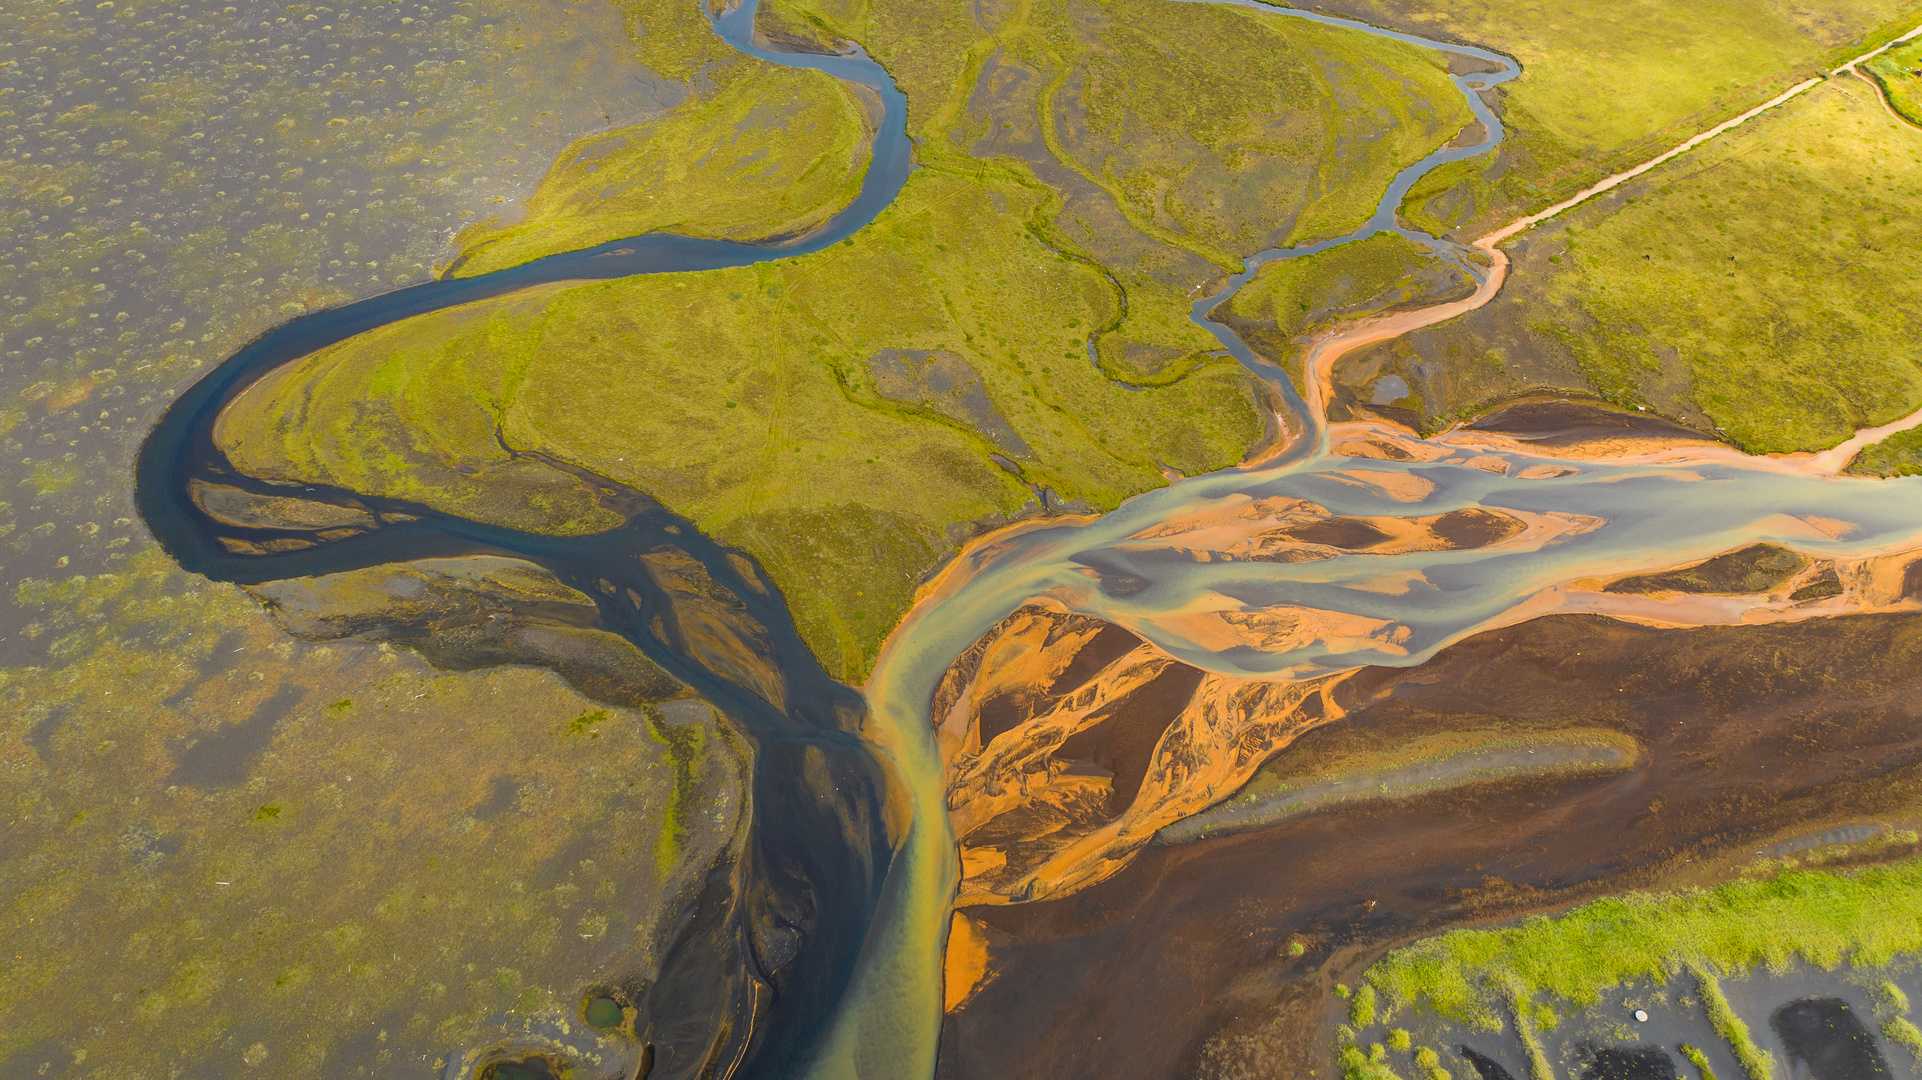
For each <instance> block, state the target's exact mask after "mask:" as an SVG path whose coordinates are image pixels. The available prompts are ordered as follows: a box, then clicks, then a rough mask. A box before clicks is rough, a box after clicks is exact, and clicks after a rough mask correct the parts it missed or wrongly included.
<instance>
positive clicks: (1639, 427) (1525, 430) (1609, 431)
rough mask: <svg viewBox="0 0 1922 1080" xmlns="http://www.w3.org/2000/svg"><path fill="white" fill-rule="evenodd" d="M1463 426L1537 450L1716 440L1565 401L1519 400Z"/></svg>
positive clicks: (1677, 426)
mask: <svg viewBox="0 0 1922 1080" xmlns="http://www.w3.org/2000/svg"><path fill="white" fill-rule="evenodd" d="M1462 426H1463V428H1464V429H1465V430H1468V431H1487V432H1491V433H1494V434H1498V435H1506V436H1508V437H1509V438H1512V439H1519V440H1521V441H1522V442H1526V443H1531V444H1533V445H1535V446H1570V445H1573V444H1576V443H1585V442H1593V441H1595V440H1597V439H1621V438H1629V439H1688V440H1690V441H1693V442H1702V441H1709V442H1713V441H1714V436H1711V435H1705V434H1703V433H1702V432H1699V431H1697V430H1695V429H1694V428H1688V427H1683V426H1682V425H1680V424H1677V423H1673V422H1671V421H1668V420H1663V419H1661V418H1660V417H1656V416H1647V415H1644V414H1642V413H1628V412H1620V411H1618V410H1616V409H1613V408H1610V407H1608V406H1605V405H1602V404H1601V403H1599V402H1588V401H1573V400H1568V399H1565V398H1556V399H1550V400H1542V399H1536V400H1531V401H1518V402H1516V403H1515V404H1513V405H1507V406H1504V407H1502V408H1499V409H1495V410H1493V411H1492V412H1489V413H1487V414H1485V415H1483V416H1481V417H1479V418H1477V419H1475V420H1473V421H1470V422H1469V423H1467V424H1464V425H1462Z"/></svg>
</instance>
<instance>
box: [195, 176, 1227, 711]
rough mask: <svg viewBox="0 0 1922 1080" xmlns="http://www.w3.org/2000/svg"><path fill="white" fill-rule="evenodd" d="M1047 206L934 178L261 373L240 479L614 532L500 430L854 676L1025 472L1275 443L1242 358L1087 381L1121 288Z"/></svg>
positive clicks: (1041, 197)
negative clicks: (907, 361)
mask: <svg viewBox="0 0 1922 1080" xmlns="http://www.w3.org/2000/svg"><path fill="white" fill-rule="evenodd" d="M1048 197H1049V196H1048V192H1047V191H1046V189H1042V188H1039V187H1038V186H1024V185H1022V184H1020V183H1017V182H1014V181H1012V180H1007V181H999V182H989V181H984V180H981V179H977V178H975V177H972V176H956V175H954V174H952V173H949V172H946V171H944V170H940V169H937V168H934V167H928V168H924V169H922V170H920V171H918V172H916V173H915V174H914V175H913V177H912V179H911V180H910V181H909V184H908V187H907V190H906V191H905V192H904V193H903V195H902V197H901V199H900V200H899V201H898V202H897V203H896V205H895V206H894V207H892V208H891V209H889V210H888V211H887V212H886V213H884V214H883V215H882V217H881V218H880V219H879V220H878V221H877V222H876V223H875V225H874V226H873V227H872V228H870V229H868V230H866V231H864V232H863V233H861V234H859V235H858V236H857V237H855V238H853V239H852V240H850V241H849V242H848V243H845V244H840V245H836V246H835V247H834V248H832V249H829V250H828V251H824V252H821V253H818V254H816V255H812V256H807V257H805V258H801V259H796V260H793V261H784V262H777V263H768V264H763V265H761V266H758V267H747V268H742V269H738V270H724V271H714V272H709V273H702V274H693V275H673V276H653V277H640V278H631V279H626V280H622V281H618V282H608V283H604V284H597V285H591V286H585V287H575V288H566V287H560V286H555V287H551V288H548V289H546V290H542V291H540V292H537V293H533V294H524V295H521V296H516V297H510V298H505V299H502V300H500V301H495V302H490V303H486V304H481V305H475V306H473V307H469V308H465V309H460V310H455V311H448V312H442V313H439V314H436V315H432V316H427V317H424V318H421V319H417V320H413V321H411V322H409V323H405V324H400V325H397V326H394V327H389V328H387V329H385V330H382V331H377V332H375V333H372V334H369V335H365V336H363V337H362V338H359V339H355V340H353V341H350V342H346V343H343V344H342V345H340V346H337V347H335V348H332V349H329V350H326V351H324V352H322V353H320V354H318V355H316V356H315V357H313V358H311V359H309V360H307V361H305V362H302V363H300V364H298V365H294V366H291V367H289V368H287V369H285V370H284V371H282V372H280V373H277V374H276V375H275V376H273V377H272V378H270V379H268V380H266V381H263V382H262V383H261V384H260V385H259V386H257V387H256V388H255V389H254V390H253V391H250V392H249V393H248V394H247V395H246V396H245V397H244V398H243V399H242V400H241V401H239V402H237V403H236V405H235V406H234V407H233V408H232V409H231V410H230V411H229V412H228V414H227V415H226V417H225V418H224V419H223V421H222V424H221V427H220V433H221V434H220V437H221V439H222V440H223V442H224V444H225V445H226V446H227V447H228V448H229V451H230V453H231V454H232V455H233V459H234V461H235V462H236V464H238V465H239V466H240V467H241V468H243V469H245V470H247V471H249V472H252V473H256V474H260V475H268V476H305V477H314V478H318V477H323V476H325V477H330V478H332V479H334V480H336V481H338V482H341V483H343V484H347V485H349V486H352V487H354V488H357V489H360V490H366V491H369V492H380V493H386V494H391V495H396V496H401V497H406V498H412V499H416V500H419V501H423V502H429V503H433V504H436V505H440V506H444V507H447V508H448V509H451V510H454V511H456V512H459V513H463V514H469V515H472V516H476V517H481V518H485V519H488V520H495V521H499V522H502V523H505V524H510V525H514V526H516V527H521V528H527V529H535V530H550V531H562V532H582V531H592V530H594V529H598V528H605V527H607V526H609V525H611V524H612V523H613V518H612V517H611V515H608V514H607V513H606V512H605V511H600V510H599V509H598V508H597V507H595V506H594V505H593V504H592V503H591V501H589V500H588V499H587V498H586V497H585V495H584V494H582V493H581V492H580V490H579V489H578V487H576V485H575V483H574V481H573V480H572V478H571V477H569V476H567V475H566V474H564V473H561V472H559V471H557V470H553V469H550V468H547V467H546V466H543V465H539V464H538V463H536V462H534V461H532V460H530V459H527V458H525V457H518V458H517V457H516V456H515V455H514V454H513V453H512V452H510V451H509V450H507V449H504V448H503V443H502V441H501V440H502V439H504V440H505V444H506V445H507V446H511V447H514V448H517V449H529V450H539V451H541V452H543V453H546V454H551V455H554V456H555V457H557V458H560V459H561V460H564V461H567V462H572V463H574V464H577V465H581V466H584V467H587V468H589V469H592V470H593V471H595V472H598V473H602V474H605V475H607V476H609V477H612V478H614V479H617V480H620V481H623V482H625V483H629V484H631V485H633V486H635V487H638V488H640V489H642V490H644V491H647V492H648V493H649V494H651V495H654V496H655V497H657V498H659V499H661V500H662V501H663V502H664V503H666V504H667V505H668V507H670V508H671V509H673V510H675V511H676V512H678V513H681V514H684V515H686V516H688V517H690V518H691V519H692V520H694V521H695V522H696V524H697V525H699V526H700V527H701V528H702V529H703V530H704V531H707V532H708V533H710V534H711V535H713V536H715V537H717V538H718V539H720V540H722V541H723V542H725V543H730V544H735V545H738V546H739V547H741V548H742V549H743V550H746V551H748V552H749V553H751V554H753V555H754V556H755V557H756V558H758V559H760V560H761V561H762V562H763V563H764V564H765V565H766V566H767V567H768V569H769V571H770V573H771V574H772V575H773V576H774V579H775V580H776V581H777V582H778V583H779V584H780V585H781V586H782V588H783V590H784V591H785V592H786V594H787V596H788V599H789V602H790V605H791V607H792V608H793V610H794V613H795V616H796V619H797V622H798V624H799V626H800V627H801V629H802V632H803V634H804V636H806V637H807V639H808V641H809V643H810V644H811V645H812V646H813V647H814V648H815V649H816V650H817V652H818V653H819V654H820V655H821V656H822V657H823V658H824V660H825V661H826V662H827V663H828V664H829V666H830V669H831V670H835V671H837V672H838V673H844V674H846V675H848V676H849V677H858V675H859V674H860V673H861V672H862V671H863V670H865V667H866V664H867V661H868V659H869V658H871V656H872V653H873V650H874V649H875V648H876V647H877V646H878V644H879V642H880V640H881V638H882V637H883V636H884V635H885V634H886V632H887V630H888V629H889V628H890V627H891V626H892V624H893V621H894V619H895V617H896V616H897V615H898V614H899V613H900V612H901V611H902V610H904V609H905V606H906V604H907V602H908V600H909V598H910V596H911V594H912V590H913V588H914V585H915V582H916V580H917V579H918V577H919V576H920V575H921V574H922V573H924V572H926V571H927V570H928V569H930V568H931V567H932V566H934V565H935V564H936V563H937V562H938V560H939V559H940V558H942V557H943V556H944V554H945V553H946V552H947V551H948V550H950V549H951V548H952V545H953V543H954V541H955V539H956V538H955V536H954V535H952V534H951V533H950V531H949V530H950V529H951V528H953V527H955V526H963V525H965V523H968V522H972V521H976V520H979V519H983V518H992V517H995V516H997V515H999V516H1007V515H1011V514H1014V513H1016V512H1017V511H1019V510H1020V509H1021V508H1022V506H1023V505H1024V504H1025V503H1028V502H1029V501H1030V500H1032V499H1033V497H1034V496H1033V495H1032V493H1031V491H1030V490H1029V488H1028V487H1025V486H1024V484H1023V480H1025V481H1026V483H1028V484H1032V485H1035V486H1037V487H1045V488H1048V489H1050V490H1051V491H1052V492H1054V494H1055V495H1056V496H1058V497H1059V498H1061V499H1064V500H1073V499H1081V500H1085V501H1086V502H1087V503H1088V504H1089V505H1091V506H1094V507H1098V508H1108V507H1112V506H1114V505H1115V504H1116V503H1117V502H1119V501H1120V500H1121V499H1123V498H1125V497H1127V496H1128V495H1130V494H1133V493H1135V492H1138V491H1141V490H1144V489H1146V488H1148V487H1152V486H1155V485H1157V484H1159V483H1161V473H1160V471H1159V469H1160V465H1161V464H1162V463H1165V464H1167V465H1169V466H1171V467H1173V468H1176V469H1180V470H1182V471H1184V472H1198V471H1204V470H1207V469H1212V468H1218V467H1220V466H1222V465H1226V464H1229V463H1231V462H1233V461H1234V460H1236V459H1237V458H1238V457H1239V456H1240V454H1241V453H1242V452H1243V450H1244V449H1245V448H1246V447H1247V446H1248V445H1249V444H1250V443H1251V442H1253V441H1254V439H1256V438H1257V437H1259V434H1260V432H1261V429H1262V423H1263V421H1262V418H1261V416H1260V415H1259V413H1258V411H1257V409H1256V406H1255V398H1254V395H1253V393H1252V391H1251V389H1250V386H1249V381H1248V376H1247V375H1246V374H1245V373H1243V372H1242V371H1241V370H1240V368H1239V367H1238V366H1236V365H1234V364H1233V363H1232V362H1231V361H1226V360H1215V361H1210V362H1208V363H1206V364H1203V365H1200V366H1198V367H1195V368H1193V369H1192V370H1191V371H1190V372H1189V373H1188V374H1187V376H1186V377H1185V378H1183V379H1181V380H1179V381H1177V382H1174V383H1172V384H1170V385H1168V386H1165V387H1159V388H1155V389H1148V390H1129V389H1125V388H1123V387H1121V386H1117V385H1115V384H1114V383H1113V382H1111V381H1109V380H1108V379H1106V378H1105V377H1104V376H1103V375H1102V374H1101V372H1100V371H1098V370H1097V369H1096V368H1095V367H1094V365H1093V364H1092V363H1090V361H1089V359H1088V356H1087V353H1086V349H1085V346H1084V344H1083V343H1084V341H1085V338H1086V336H1087V334H1088V333H1089V332H1091V331H1092V330H1093V329H1095V328H1098V327H1100V326H1103V325H1107V324H1110V323H1112V322H1113V321H1114V319H1115V318H1116V316H1117V314H1118V309H1119V298H1118V297H1117V296H1116V295H1115V290H1114V289H1113V287H1112V286H1111V285H1110V284H1109V283H1108V281H1107V280H1106V279H1105V278H1104V276H1103V275H1102V274H1101V273H1100V272H1099V271H1098V270H1097V269H1095V268H1094V267H1091V266H1089V265H1088V264H1087V263H1086V262H1084V261H1081V260H1077V259H1073V258H1070V257H1067V256H1064V255H1061V254H1059V253H1057V252H1055V251H1052V250H1050V249H1049V248H1048V246H1047V245H1046V244H1044V243H1043V242H1042V241H1041V239H1040V238H1039V237H1037V236H1036V235H1035V234H1034V233H1033V232H1032V231H1031V230H1030V229H1029V228H1028V227H1027V221H1028V219H1029V218H1030V217H1031V216H1032V215H1033V214H1034V213H1035V211H1037V210H1038V209H1040V208H1042V207H1043V206H1045V205H1046V203H1047V201H1048ZM885 348H896V349H917V350H936V349H938V350H945V351H947V352H950V353H952V354H954V355H956V356H959V357H961V358H963V359H964V361H965V362H966V363H967V364H968V365H970V366H971V367H972V369H973V370H974V372H975V373H976V374H977V376H978V378H979V379H980V382H981V384H982V387H983V389H984V391H985V393H986V395H987V397H988V399H989V401H990V402H991V403H992V405H993V407H994V408H995V409H996V410H997V411H998V412H999V414H1000V415H1001V416H1002V417H1003V418H1004V420H1005V422H1006V424H1007V425H1008V426H1009V428H1011V429H1012V430H1013V431H1014V432H1015V433H1016V434H1018V435H1019V437H1020V439H1021V440H1022V442H1023V443H1024V444H1025V445H1026V447H1027V448H1029V449H1028V453H1027V454H1026V455H1020V454H1019V453H1018V452H1017V451H1016V450H1014V449H1013V448H1009V447H1001V446H997V445H996V444H995V443H993V442H992V441H990V439H989V437H988V436H987V435H984V434H983V433H982V432H980V431H977V430H974V429H973V428H970V427H969V426H967V425H966V424H965V423H963V422H961V421H959V420H956V419H954V418H952V417H950V416H948V415H946V414H943V413H941V412H938V411H936V410H935V409H933V408H923V407H918V406H915V405H910V404H906V403H903V402H901V401H899V400H894V399H890V398H886V397H883V396H882V395H881V394H880V393H878V392H877V390H876V388H875V385H874V375H873V372H872V371H871V370H870V369H869V367H868V366H867V361H868V360H869V358H871V357H873V356H874V355H875V354H876V353H878V352H880V351H881V350H882V349H885ZM497 432H498V437H497ZM990 454H1003V455H1004V457H1006V458H1007V459H1009V460H1010V463H1011V464H1013V465H1015V466H1016V467H1018V468H1019V470H1020V472H1021V474H1022V475H1021V478H1020V479H1017V477H1016V476H1014V475H1012V474H1011V473H1010V472H1008V471H1007V470H1006V469H1004V468H1003V467H1000V466H997V465H996V464H995V463H994V462H993V461H991V460H990V457H989V455H990ZM477 481H478V482H477Z"/></svg>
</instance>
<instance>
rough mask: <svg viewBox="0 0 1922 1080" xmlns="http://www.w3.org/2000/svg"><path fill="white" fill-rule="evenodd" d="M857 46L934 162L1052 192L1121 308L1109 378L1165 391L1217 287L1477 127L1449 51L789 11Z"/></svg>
mask: <svg viewBox="0 0 1922 1080" xmlns="http://www.w3.org/2000/svg"><path fill="white" fill-rule="evenodd" d="M784 6H786V7H788V8H790V9H791V10H794V11H795V12H796V14H795V15H794V16H793V17H796V18H802V17H804V18H808V19H812V20H814V21H816V22H818V23H821V24H824V25H827V26H829V27H831V28H832V30H833V32H834V33H836V34H839V35H842V36H846V37H851V38H856V39H858V40H860V41H862V42H863V43H864V44H866V45H867V46H868V47H869V48H870V50H871V51H872V52H873V53H874V55H875V56H876V57H877V58H879V59H881V60H882V62H884V63H886V64H887V65H888V66H889V69H890V70H891V71H892V72H894V73H895V75H896V78H897V79H898V80H899V81H900V85H901V87H902V89H903V90H904V91H905V92H906V93H907V95H908V101H909V116H908V120H909V125H908V126H909V130H910V132H911V133H912V134H914V135H915V137H916V138H917V140H918V146H917V152H918V153H919V154H920V155H921V157H922V159H923V160H929V161H932V160H938V159H940V158H943V157H947V158H956V159H959V160H961V161H967V162H977V161H983V160H1001V161H1007V162H1011V163H1012V162H1018V163H1020V164H1023V165H1026V166H1027V167H1028V168H1029V169H1031V170H1032V171H1033V173H1034V175H1035V176H1036V177H1037V178H1038V179H1039V180H1040V181H1041V182H1042V183H1044V184H1046V185H1048V186H1050V187H1052V188H1054V189H1055V190H1056V191H1057V192H1059V193H1060V195H1061V202H1060V203H1059V204H1058V205H1056V206H1054V207H1051V208H1050V209H1049V211H1048V214H1047V217H1048V219H1049V221H1050V224H1051V229H1050V231H1051V232H1052V233H1053V234H1055V235H1056V237H1057V238H1058V239H1057V242H1058V244H1059V245H1060V246H1065V247H1068V248H1071V249H1073V250H1077V251H1080V252H1083V253H1085V254H1087V255H1088V256H1089V257H1090V258H1092V259H1094V260H1095V261H1097V262H1099V263H1100V264H1101V265H1102V266H1103V267H1105V268H1106V269H1107V270H1108V271H1109V272H1110V273H1111V274H1112V275H1113V276H1114V277H1115V279H1116V281H1117V282H1118V283H1119V284H1120V286H1121V288H1122V290H1123V291H1124V293H1125V295H1126V315H1125V318H1124V320H1123V322H1122V324H1121V325H1119V326H1117V327H1115V328H1113V329H1111V330H1109V331H1108V332H1106V333H1104V334H1102V335H1101V337H1100V339H1099V341H1098V342H1097V348H1098V352H1099V354H1100V356H1101V359H1102V363H1103V364H1104V365H1105V366H1107V367H1108V368H1109V369H1110V370H1111V371H1113V372H1114V373H1116V375H1117V376H1118V377H1122V378H1126V379H1128V380H1129V381H1132V382H1137V383H1146V382H1154V381H1157V380H1160V379H1166V378H1172V377H1175V376H1177V375H1179V373H1180V372H1181V370H1182V369H1183V368H1184V366H1185V365H1186V364H1187V363H1190V362H1192V361H1193V359H1194V358H1195V357H1196V356H1198V355H1199V354H1201V353H1205V352H1207V351H1209V350H1211V349H1213V348H1214V345H1215V343H1214V341H1213V340H1212V339H1211V338H1210V337H1209V336H1208V335H1207V334H1206V333H1205V332H1203V331H1202V330H1201V329H1200V328H1198V327H1195V326H1193V325H1192V324H1190V323H1189V322H1188V318H1187V315H1188V305H1189V303H1190V302H1191V301H1192V300H1193V298H1194V296H1195V294H1196V292H1197V291H1198V290H1199V288H1200V287H1202V286H1203V285H1204V284H1205V283H1206V282H1208V281H1210V280H1211V279H1213V278H1215V277H1216V276H1218V275H1219V274H1220V273H1221V271H1223V270H1233V269H1237V268H1239V265H1240V262H1239V260H1240V258H1241V257H1242V256H1244V255H1247V254H1251V253H1253V252H1255V251H1258V250H1261V249H1263V248H1266V247H1270V246H1275V245H1286V244H1292V243H1296V242H1299V241H1302V240H1306V239H1313V238H1319V237H1324V236H1331V235H1338V234H1341V233H1344V232H1346V231H1348V230H1351V229H1353V228H1355V227H1357V226H1359V225H1360V224H1361V223H1362V222H1363V221H1364V220H1366V218H1367V217H1368V215H1369V213H1370V212H1371V211H1372V209H1373V207H1374V204H1375V203H1376V201H1377V200H1378V199H1379V198H1380V196H1381V192H1382V190H1383V189H1384V188H1385V187H1386V185H1387V183H1388V181H1389V179H1390V178H1391V177H1392V176H1393V175H1394V173H1395V171H1396V170H1398V169H1399V168H1401V167H1402V166H1404V165H1406V164H1408V163H1409V162H1412V161H1414V160H1416V159H1417V158H1419V157H1421V156H1422V155H1423V154H1425V153H1427V152H1428V151H1430V150H1432V149H1433V148H1434V147H1435V146H1437V145H1439V144H1441V143H1442V142H1444V141H1446V140H1447V139H1448V138H1449V137H1450V136H1452V135H1453V134H1454V133H1455V132H1457V131H1459V130H1460V129H1461V128H1462V126H1463V125H1465V124H1466V123H1468V121H1469V115H1468V112H1467V110H1466V108H1465V107H1464V106H1463V103H1462V101H1461V97H1460V94H1459V93H1458V92H1457V91H1456V90H1455V89H1454V88H1453V87H1452V86H1451V85H1450V84H1449V83H1448V82H1447V80H1446V78H1445V69H1444V67H1443V63H1444V61H1443V59H1442V58H1441V57H1440V55H1439V54H1436V53H1433V52H1430V51H1427V50H1422V49H1417V48H1412V47H1408V46H1403V45H1401V44H1398V43H1396V42H1392V41H1386V40H1383V39H1380V38H1376V37H1372V36H1369V35H1364V34H1358V33H1353V32H1349V31H1342V30H1334V29H1330V28H1327V27H1322V26H1317V25H1315V24H1311V23H1307V22H1304V21H1302V20H1298V19H1289V18H1286V17H1284V16H1279V15H1267V14H1263V13H1260V12H1255V11H1250V10H1247V9H1243V8H1234V7H1228V6H1225V5H1208V4H1172V3H1167V2H1165V0H1116V2H1114V3H1109V4H1105V5H1103V6H1101V7H1100V8H1099V9H1094V8H1085V7H1075V6H1073V5H1069V4H1067V3H1065V2H1064V0H1030V2H1026V3H1008V4H992V5H986V6H983V5H978V4H971V3H967V2H964V0H905V2H899V3H887V4H882V5H873V4H869V3H866V2H856V3H826V2H820V3H814V2H809V3H800V4H787V5H784Z"/></svg>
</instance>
